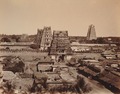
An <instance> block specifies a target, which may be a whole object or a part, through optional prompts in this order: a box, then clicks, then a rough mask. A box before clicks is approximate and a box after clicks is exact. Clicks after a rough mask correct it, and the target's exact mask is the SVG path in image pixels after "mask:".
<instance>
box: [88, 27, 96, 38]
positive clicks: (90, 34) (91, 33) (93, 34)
mask: <svg viewBox="0 0 120 94" xmlns="http://www.w3.org/2000/svg"><path fill="white" fill-rule="evenodd" d="M96 39H97V37H96V32H95V26H94V25H90V26H89V28H88V33H87V40H96Z"/></svg>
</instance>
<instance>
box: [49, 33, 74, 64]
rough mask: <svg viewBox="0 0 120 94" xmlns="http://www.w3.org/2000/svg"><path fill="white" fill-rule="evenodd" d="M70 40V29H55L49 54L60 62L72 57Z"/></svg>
mask: <svg viewBox="0 0 120 94" xmlns="http://www.w3.org/2000/svg"><path fill="white" fill-rule="evenodd" d="M71 53H72V52H71V48H70V40H69V36H68V31H53V40H52V43H51V47H50V51H49V55H51V56H52V58H53V59H56V60H57V61H58V62H60V61H64V60H66V59H70V58H71Z"/></svg>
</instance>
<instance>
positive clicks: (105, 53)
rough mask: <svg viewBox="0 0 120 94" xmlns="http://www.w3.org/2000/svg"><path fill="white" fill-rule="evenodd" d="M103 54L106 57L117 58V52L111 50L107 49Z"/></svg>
mask: <svg viewBox="0 0 120 94" xmlns="http://www.w3.org/2000/svg"><path fill="white" fill-rule="evenodd" d="M101 55H102V56H103V57H105V58H106V59H117V54H116V53H115V52H112V51H111V50H106V51H104V52H103V53H102V54H101Z"/></svg>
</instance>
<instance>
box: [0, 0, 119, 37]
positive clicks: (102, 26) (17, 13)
mask: <svg viewBox="0 0 120 94" xmlns="http://www.w3.org/2000/svg"><path fill="white" fill-rule="evenodd" d="M90 24H93V25H95V30H96V35H97V36H101V37H104V36H118V37H120V0H0V34H36V33H37V29H38V28H39V29H42V28H43V27H44V26H51V29H52V30H68V33H69V35H70V36H86V35H87V32H88V27H89V25H90Z"/></svg>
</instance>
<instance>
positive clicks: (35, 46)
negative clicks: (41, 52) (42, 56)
mask: <svg viewBox="0 0 120 94" xmlns="http://www.w3.org/2000/svg"><path fill="white" fill-rule="evenodd" d="M30 48H32V49H39V46H38V45H37V44H31V45H30Z"/></svg>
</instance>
